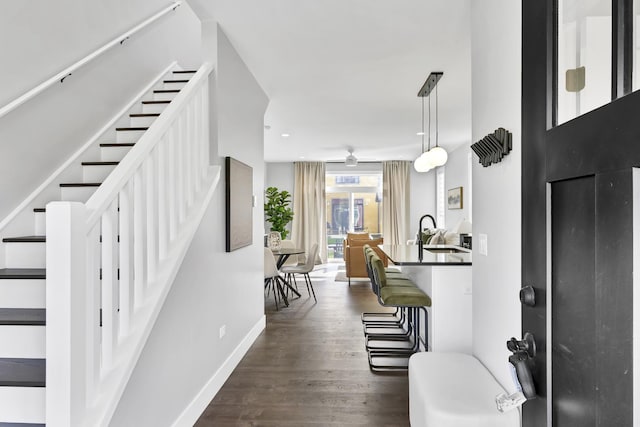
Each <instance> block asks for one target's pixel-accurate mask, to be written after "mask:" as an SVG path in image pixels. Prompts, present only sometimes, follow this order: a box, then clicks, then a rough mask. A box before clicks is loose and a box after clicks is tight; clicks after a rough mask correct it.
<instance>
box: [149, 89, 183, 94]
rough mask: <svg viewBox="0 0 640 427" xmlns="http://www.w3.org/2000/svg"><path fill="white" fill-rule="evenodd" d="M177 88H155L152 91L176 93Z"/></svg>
mask: <svg viewBox="0 0 640 427" xmlns="http://www.w3.org/2000/svg"><path fill="white" fill-rule="evenodd" d="M178 92H180V90H179V89H157V90H154V91H153V93H178Z"/></svg>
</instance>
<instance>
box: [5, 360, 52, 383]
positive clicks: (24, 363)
mask: <svg viewBox="0 0 640 427" xmlns="http://www.w3.org/2000/svg"><path fill="white" fill-rule="evenodd" d="M45 377H46V365H45V360H44V359H15V358H0V387H44V386H45Z"/></svg>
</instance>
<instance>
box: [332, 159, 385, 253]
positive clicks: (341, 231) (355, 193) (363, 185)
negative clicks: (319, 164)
mask: <svg viewBox="0 0 640 427" xmlns="http://www.w3.org/2000/svg"><path fill="white" fill-rule="evenodd" d="M326 186H327V188H326V218H327V248H328V251H327V254H328V258H329V261H331V260H336V261H342V255H343V254H342V241H343V240H344V238H345V236H346V235H347V232H367V233H370V234H375V233H382V173H379V172H377V173H361V174H358V175H353V174H349V175H346V174H341V173H337V172H327V176H326Z"/></svg>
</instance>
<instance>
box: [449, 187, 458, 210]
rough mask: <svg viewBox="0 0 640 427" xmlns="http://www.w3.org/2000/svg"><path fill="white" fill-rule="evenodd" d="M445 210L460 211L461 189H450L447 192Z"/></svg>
mask: <svg viewBox="0 0 640 427" xmlns="http://www.w3.org/2000/svg"><path fill="white" fill-rule="evenodd" d="M447 208H448V209H462V187H456V188H452V189H450V190H449V191H448V192H447Z"/></svg>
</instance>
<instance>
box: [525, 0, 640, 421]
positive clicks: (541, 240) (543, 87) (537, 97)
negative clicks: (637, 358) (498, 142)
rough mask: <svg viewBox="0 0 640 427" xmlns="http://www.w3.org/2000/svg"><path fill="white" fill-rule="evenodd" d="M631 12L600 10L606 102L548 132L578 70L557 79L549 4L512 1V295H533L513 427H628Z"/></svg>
mask: <svg viewBox="0 0 640 427" xmlns="http://www.w3.org/2000/svg"><path fill="white" fill-rule="evenodd" d="M586 3H590V2H584V3H583V4H586ZM631 5H632V1H628V0H624V1H622V0H621V1H613V2H612V4H611V9H610V12H611V19H610V27H611V29H610V31H611V34H612V35H613V36H612V37H611V43H612V46H611V55H610V57H609V58H608V62H606V64H605V65H606V66H607V67H609V68H610V69H611V79H610V83H609V84H610V86H611V88H610V90H611V98H610V99H609V100H608V101H607V102H605V103H604V105H603V106H601V107H599V108H595V109H593V110H591V111H589V112H586V113H584V114H582V113H583V112H582V111H577V117H576V118H574V119H572V120H568V121H566V122H564V123H562V124H559V123H560V121H562V120H558V116H559V114H560V115H562V114H565V113H566V111H565V110H563V111H559V110H560V108H562V107H560V108H559V106H558V93H559V92H561V91H573V90H575V91H577V92H580V91H581V90H582V89H581V87H583V84H582V83H581V82H580V75H579V73H580V72H584V68H583V69H582V70H580V67H578V66H577V65H580V64H577V65H576V67H575V69H573V70H570V71H569V72H568V73H567V74H566V75H567V80H569V79H570V77H569V75H571V79H573V80H572V81H571V82H569V83H566V84H564V83H565V82H559V81H558V80H559V78H558V76H559V75H560V76H562V74H560V73H559V72H558V63H562V60H560V61H558V43H557V40H558V26H559V25H560V26H562V25H563V23H562V22H561V23H560V24H559V23H558V20H557V16H558V15H557V12H558V2H557V0H556V1H547V0H529V1H526V0H523V2H522V12H523V60H522V70H523V74H522V77H523V85H522V105H523V107H522V144H523V160H522V162H523V163H522V174H523V176H522V191H523V197H522V199H523V209H522V211H523V218H522V220H523V222H522V225H523V230H522V237H523V239H522V240H523V247H522V265H523V270H522V285H523V286H527V285H529V286H532V287H533V288H534V289H535V293H536V302H535V305H534V306H533V307H530V306H523V308H522V322H523V334H524V333H525V332H531V333H533V335H534V336H535V340H536V345H537V349H538V351H537V354H536V356H535V358H534V360H533V361H532V362H531V363H530V367H531V370H532V373H533V378H534V382H535V385H536V389H537V394H538V397H537V398H536V399H534V400H530V401H528V402H526V403H525V404H524V406H523V426H525V427H541V426H551V425H553V426H556V427H565V426H580V427H584V426H603V427H604V426H632V425H633V399H634V395H633V376H634V372H633V370H634V366H633V309H634V306H633V298H634V295H633V269H632V266H633V219H634V218H633V206H634V199H633V193H634V185H633V183H634V180H637V170H634V169H633V168H634V167H638V166H640V94H638V93H631V86H632V85H631V71H632V70H631V65H630V64H631V63H632V58H631V57H630V56H632V51H633V49H631V43H632V41H633V40H632V37H631V34H632V25H631V24H630V23H631V22H632V19H631V18H632V16H633V15H632V10H631V9H632V8H631ZM599 18H600V17H599ZM595 21H598V20H594V22H595ZM605 21H606V20H605ZM581 22H584V20H583V21H581ZM598 22H602V20H600V21H598ZM585 68H586V73H587V75H588V73H589V72H590V71H591V69H590V66H586V67H585ZM591 68H593V67H592V66H591ZM561 71H562V72H564V70H561ZM576 76H577V77H576ZM587 82H588V80H587ZM564 95H566V94H562V93H561V94H560V96H564ZM585 98H586V97H583V100H582V101H583V102H584V99H585ZM611 99H613V101H611ZM577 102H578V103H579V102H580V99H579V98H578V99H577ZM578 103H577V104H575V105H578V107H575V108H576V109H577V110H579V109H580V108H579V104H578ZM570 107H572V108H574V106H573V105H571V106H570ZM574 112H575V111H574ZM580 114H582V115H580ZM563 120H564V119H563ZM635 191H636V193H637V192H638V189H637V186H636V189H635ZM636 232H637V231H636ZM637 398H640V397H637ZM639 415H640V414H639Z"/></svg>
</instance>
